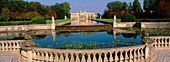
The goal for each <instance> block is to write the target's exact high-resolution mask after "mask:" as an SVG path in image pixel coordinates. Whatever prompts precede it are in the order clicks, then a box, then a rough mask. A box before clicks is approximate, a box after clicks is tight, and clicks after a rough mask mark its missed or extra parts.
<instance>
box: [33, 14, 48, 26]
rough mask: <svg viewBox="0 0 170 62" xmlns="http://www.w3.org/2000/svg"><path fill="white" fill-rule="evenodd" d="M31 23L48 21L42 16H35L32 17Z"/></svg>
mask: <svg viewBox="0 0 170 62" xmlns="http://www.w3.org/2000/svg"><path fill="white" fill-rule="evenodd" d="M31 24H46V21H45V20H44V18H42V17H39V16H37V17H34V18H32V19H31Z"/></svg>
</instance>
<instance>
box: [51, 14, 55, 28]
mask: <svg viewBox="0 0 170 62" xmlns="http://www.w3.org/2000/svg"><path fill="white" fill-rule="evenodd" d="M51 18H52V24H51V29H55V22H54V16H52V17H51Z"/></svg>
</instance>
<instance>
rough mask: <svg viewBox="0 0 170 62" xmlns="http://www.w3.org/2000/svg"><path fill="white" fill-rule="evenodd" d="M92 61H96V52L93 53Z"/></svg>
mask: <svg viewBox="0 0 170 62" xmlns="http://www.w3.org/2000/svg"><path fill="white" fill-rule="evenodd" d="M93 62H97V60H96V53H93Z"/></svg>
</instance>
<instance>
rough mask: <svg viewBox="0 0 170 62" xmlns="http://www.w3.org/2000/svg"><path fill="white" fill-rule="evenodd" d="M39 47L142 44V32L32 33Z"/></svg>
mask: <svg viewBox="0 0 170 62" xmlns="http://www.w3.org/2000/svg"><path fill="white" fill-rule="evenodd" d="M32 37H33V41H32V42H34V43H35V44H36V46H37V47H42V48H54V49H100V48H115V47H124V46H133V45H139V44H141V43H142V42H141V40H142V39H141V37H142V35H141V34H135V33H121V34H120V33H119V34H116V33H115V32H114V31H96V32H94V31H93V32H90V31H89V32H78V31H64V32H62V31H55V32H54V34H52V35H43V36H42V35H40V36H39V35H32Z"/></svg>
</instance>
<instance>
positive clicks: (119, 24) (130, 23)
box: [116, 22, 136, 27]
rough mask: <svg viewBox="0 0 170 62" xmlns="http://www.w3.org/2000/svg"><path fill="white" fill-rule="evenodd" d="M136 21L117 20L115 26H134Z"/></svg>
mask: <svg viewBox="0 0 170 62" xmlns="http://www.w3.org/2000/svg"><path fill="white" fill-rule="evenodd" d="M135 24H136V22H117V23H116V27H134V25H135Z"/></svg>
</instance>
